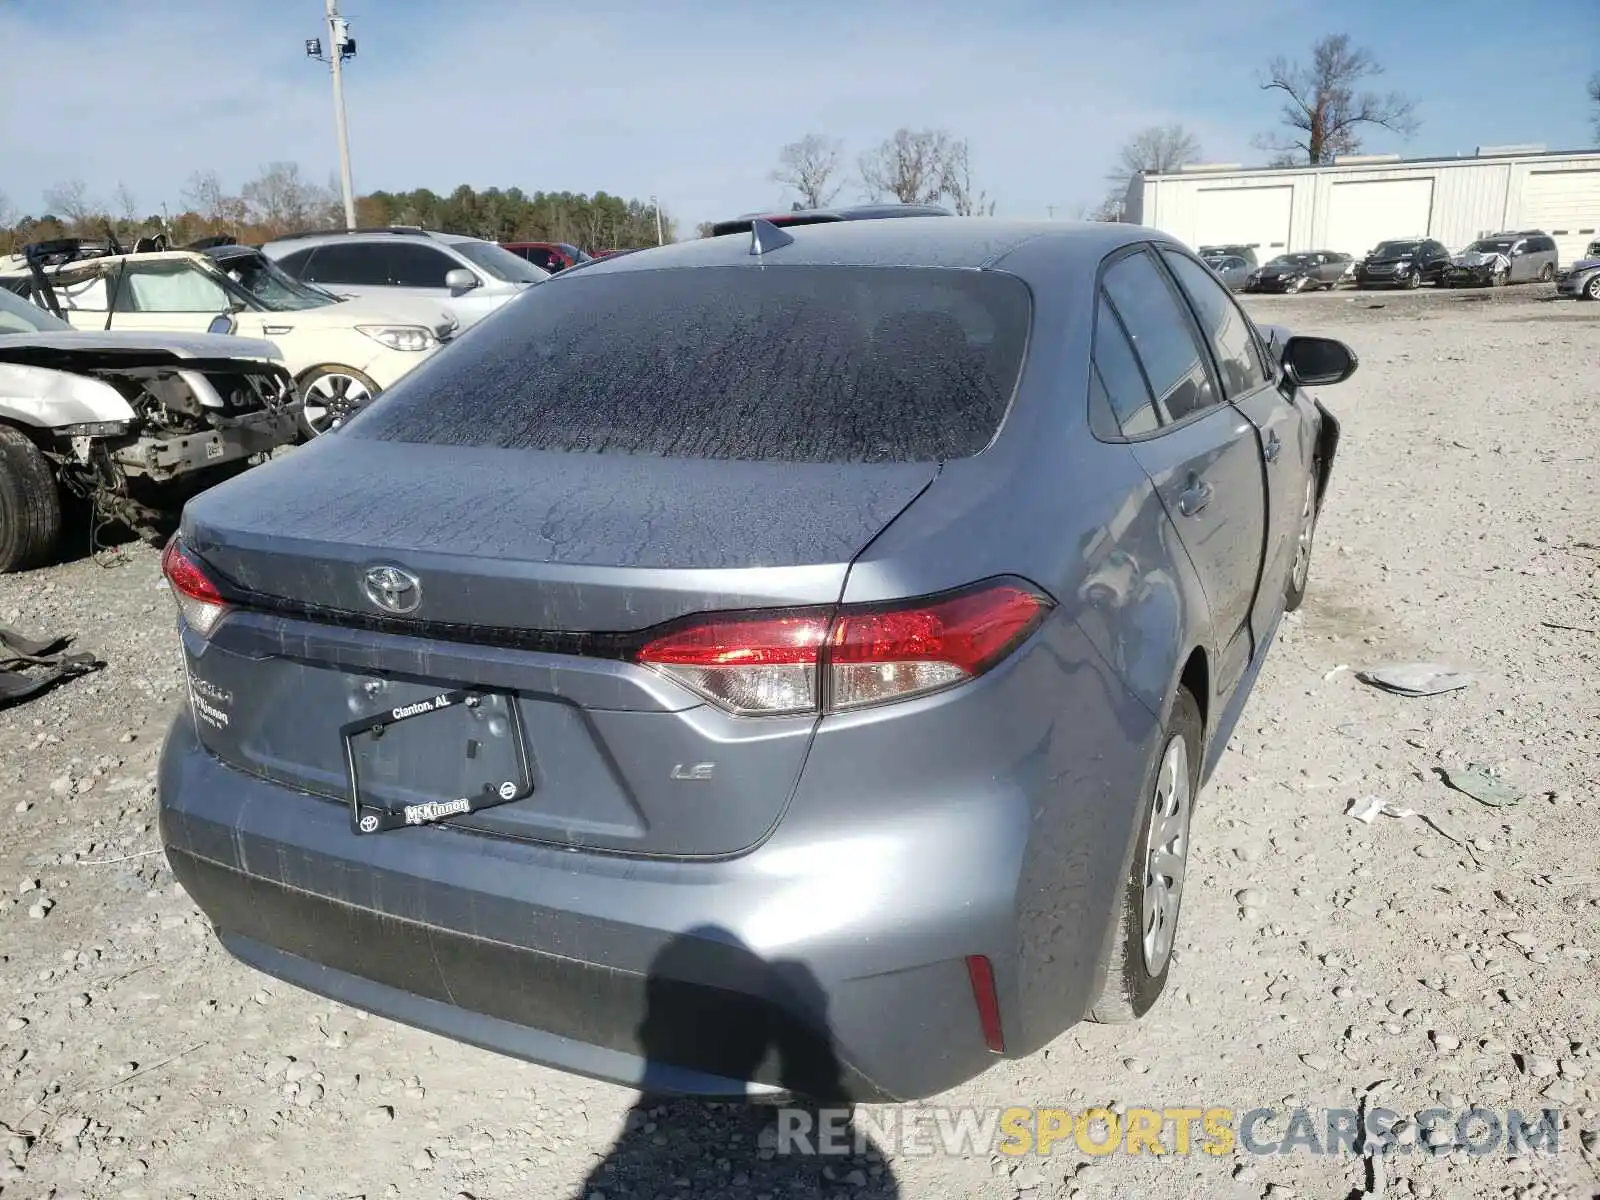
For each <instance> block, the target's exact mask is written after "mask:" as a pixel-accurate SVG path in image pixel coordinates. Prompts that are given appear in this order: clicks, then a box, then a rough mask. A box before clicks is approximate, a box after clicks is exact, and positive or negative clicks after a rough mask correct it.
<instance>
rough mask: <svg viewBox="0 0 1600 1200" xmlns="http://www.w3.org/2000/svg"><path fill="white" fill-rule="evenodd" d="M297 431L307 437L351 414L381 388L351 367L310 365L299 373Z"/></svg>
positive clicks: (320, 432)
mask: <svg viewBox="0 0 1600 1200" xmlns="http://www.w3.org/2000/svg"><path fill="white" fill-rule="evenodd" d="M299 383H300V399H301V401H302V402H303V407H302V408H301V410H300V432H301V433H302V434H303V435H304V436H305V437H306V438H307V439H308V440H309V439H311V438H314V437H317V436H319V435H321V434H324V433H327V432H328V430H329V429H332V428H333V426H334V424H335V423H336V422H338V421H342V420H344V419H345V418H347V417H350V416H352V415H354V413H355V411H356V410H357V409H358V408H359V407H361V405H363V404H365V403H366V402H367V401H368V400H374V399H376V398H377V397H378V395H379V393H380V392H381V391H382V390H383V389H382V388H380V387H379V386H378V385H377V384H375V383H373V382H372V380H371V379H369V378H368V377H367V376H365V375H363V374H362V373H361V372H360V371H358V370H356V369H355V368H354V367H341V366H335V365H325V366H321V367H312V368H311V370H309V371H307V372H306V373H305V374H304V375H302V376H300V380H299Z"/></svg>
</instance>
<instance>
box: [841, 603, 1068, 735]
mask: <svg viewBox="0 0 1600 1200" xmlns="http://www.w3.org/2000/svg"><path fill="white" fill-rule="evenodd" d="M1047 603H1048V602H1047V601H1046V600H1045V599H1044V597H1042V596H1040V595H1039V593H1037V592H1035V591H1033V590H1032V589H1025V588H1022V587H1018V586H1015V585H1011V584H1002V585H998V586H991V587H985V588H983V589H981V590H977V591H970V592H964V593H958V594H956V595H954V596H950V597H948V598H946V599H943V600H939V601H935V602H933V603H924V604H921V605H917V606H915V607H909V608H906V607H901V608H880V609H877V610H876V611H852V610H850V609H845V610H842V611H841V612H840V614H839V617H838V619H837V620H836V621H835V622H834V626H833V634H832V636H831V637H830V638H829V639H828V662H829V666H830V679H829V696H830V702H829V707H830V708H833V709H839V710H842V709H851V708H862V707H865V706H866V705H869V704H879V703H881V702H883V701H885V700H900V699H904V698H906V697H908V696H920V695H922V694H924V693H926V692H934V691H938V690H939V689H940V688H945V687H949V686H951V685H952V684H956V683H961V682H963V681H965V680H968V679H973V678H976V677H977V676H979V675H982V674H983V673H984V672H985V671H987V670H988V669H989V668H990V667H992V666H994V664H995V663H997V662H999V661H1000V660H1001V659H1002V658H1004V657H1005V656H1006V655H1007V654H1009V653H1010V652H1011V651H1012V650H1013V649H1014V648H1015V647H1016V646H1017V644H1018V643H1019V642H1021V641H1022V639H1023V638H1025V637H1026V636H1027V635H1028V634H1030V633H1032V632H1033V630H1034V629H1035V628H1036V627H1037V625H1038V622H1039V620H1040V618H1042V617H1043V616H1044V613H1045V611H1046V605H1047Z"/></svg>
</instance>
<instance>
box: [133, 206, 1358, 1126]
mask: <svg viewBox="0 0 1600 1200" xmlns="http://www.w3.org/2000/svg"><path fill="white" fill-rule="evenodd" d="M1269 333H1270V334H1271V338H1270V340H1269V337H1268V336H1267V334H1269ZM1355 365H1356V364H1355V359H1354V358H1353V356H1352V355H1351V354H1350V352H1349V350H1348V349H1346V348H1345V347H1344V346H1343V345H1342V344H1340V343H1338V342H1334V341H1328V340H1325V339H1318V338H1294V337H1286V336H1284V334H1283V331H1278V330H1268V331H1265V332H1264V331H1262V330H1258V329H1257V328H1256V327H1255V326H1254V325H1252V323H1251V322H1250V320H1249V319H1248V318H1247V317H1246V316H1245V315H1244V313H1243V312H1242V311H1241V310H1240V309H1239V307H1238V306H1237V305H1236V304H1235V302H1234V300H1233V298H1232V297H1231V296H1230V295H1229V294H1228V292H1227V290H1226V288H1225V287H1224V286H1223V285H1222V284H1221V283H1220V282H1219V281H1218V280H1217V278H1216V276H1215V275H1214V274H1213V273H1212V272H1211V271H1210V270H1209V269H1208V268H1207V267H1206V266H1205V265H1204V264H1203V263H1202V262H1201V261H1200V260H1199V259H1198V258H1196V257H1195V256H1194V255H1193V254H1192V253H1191V252H1190V251H1189V250H1187V249H1186V248H1185V247H1183V246H1182V245H1180V244H1179V243H1177V242H1175V241H1173V240H1171V239H1169V238H1167V237H1166V236H1165V235H1163V234H1160V233H1157V232H1155V231H1153V230H1149V229H1142V228H1138V227H1133V226H1127V225H1116V224H1106V225H1085V226H1072V225H1063V224H1060V223H1049V224H1044V223H1039V224H1028V223H1015V222H1007V221H995V220H984V219H961V218H945V219H937V218H936V219H930V220H922V221H881V222H878V221H856V222H841V223H836V224H832V225H818V226H807V227H800V228H795V229H792V230H779V229H777V228H775V227H773V226H771V225H769V224H766V223H764V222H757V223H756V224H755V226H754V228H753V229H752V230H751V231H748V232H746V233H743V234H739V235H730V236H727V237H720V238H706V239H700V240H697V241H693V242H688V243H685V244H680V245H675V246H670V247H666V248H663V249H653V250H648V251H644V252H642V253H639V254H633V255H628V256H627V257H622V258H617V259H615V260H610V261H605V262H597V263H594V264H592V265H589V266H586V267H585V268H584V269H583V270H581V271H573V272H571V273H570V274H563V275H558V276H556V277H554V278H552V279H551V280H550V281H549V282H547V283H545V284H543V285H541V286H540V287H537V288H532V289H530V290H529V291H528V293H527V294H526V295H524V296H522V297H521V298H520V299H518V300H517V301H515V302H514V303H512V304H511V305H508V306H506V307H505V308H504V309H502V310H501V312H500V313H499V314H497V315H496V316H495V317H494V318H493V319H491V320H488V321H485V322H483V323H482V324H481V325H480V326H478V327H477V328H475V329H474V330H472V331H471V332H470V333H468V334H467V335H466V336H464V337H462V338H461V339H459V340H458V341H457V342H456V343H454V344H453V345H451V346H450V347H447V348H446V349H445V350H444V351H443V352H442V353H441V354H439V355H438V356H437V357H436V358H435V359H433V360H432V361H430V362H429V363H428V364H426V365H425V366H423V367H422V368H421V369H419V370H418V371H416V372H414V373H413V374H412V375H410V376H408V377H407V378H406V380H405V381H403V382H402V383H401V384H400V385H399V386H398V387H395V388H393V389H391V390H390V391H389V392H388V393H386V394H385V396H384V397H383V398H382V399H380V400H378V401H377V402H375V403H374V404H373V405H372V406H370V407H369V408H367V409H366V410H365V411H363V412H361V413H359V414H358V415H357V416H356V417H355V418H354V419H353V420H351V421H350V422H349V423H348V424H347V425H346V426H345V427H344V428H342V429H340V430H338V431H337V432H336V433H335V434H334V435H333V436H331V437H324V438H319V439H317V441H315V442H313V443H311V444H310V445H308V446H306V447H304V448H302V449H300V450H298V451H296V452H295V453H294V454H293V455H290V456H287V457H285V458H281V459H279V460H277V461H274V462H272V463H269V464H267V465H266V466H263V467H259V468H257V469H255V470H252V471H251V472H249V473H248V474H246V475H244V476H242V477H240V478H239V479H237V480H234V481H232V482H230V483H228V484H225V485H223V486H221V487H219V488H216V489H214V490H212V491H210V492H208V493H206V494H205V495H203V496H201V497H200V498H198V499H197V500H195V501H193V502H191V503H190V504H189V506H188V509H187V511H186V512H185V515H184V519H183V524H182V528H181V530H180V532H179V534H178V536H177V538H176V539H175V540H174V541H173V542H172V543H171V544H170V546H169V547H168V549H167V552H166V555H165V559H164V568H165V572H166V576H167V579H168V580H169V581H170V584H171V587H172V589H173V592H174V593H175V595H176V597H177V599H178V603H179V608H180V610H181V619H180V629H181V636H182V642H183V651H184V659H185V662H186V664H187V670H188V680H189V689H190V705H189V709H188V711H187V712H185V713H184V714H183V715H182V716H181V717H180V718H179V719H178V720H177V721H176V722H175V723H174V725H173V727H172V730H171V733H170V736H169V737H168V739H167V743H166V748H165V751H164V753H163V757H162V762H161V773H160V825H161V832H162V837H163V840H164V842H165V845H166V849H167V854H168V857H169V859H170V861H171V864H172V869H173V871H174V873H175V874H176V876H177V878H178V879H179V880H180V881H181V882H182V883H183V884H184V886H185V887H186V888H187V889H188V891H189V893H190V894H191V895H192V897H193V898H194V900H195V902H196V903H197V904H198V905H199V906H200V907H201V908H202V909H203V910H204V912H205V913H206V914H207V916H208V917H209V918H210V920H211V921H212V923H213V924H214V925H215V927H216V930H217V932H218V934H219V936H220V938H221V939H222V941H223V943H224V944H225V945H226V946H227V948H228V949H229V950H230V951H231V952H232V953H233V954H235V955H236V956H237V957H239V958H240V959H242V960H244V961H245V962H246V963H249V964H251V965H253V966H255V967H258V968H260V969H261V970H263V971H265V972H267V973H269V974H272V975H275V976H278V977H280V978H283V979H286V980H289V981H291V982H293V983H295V984H298V985H300V986H302V987H304V988H307V989H309V990H311V991H313V992H316V993H320V994H323V995H326V996H331V997H334V998H336V999H338V1000H340V1001H343V1002H344V1003H347V1004H350V1005H354V1006H357V1007H359V1008H362V1009H366V1010H370V1011H372V1012H376V1013H381V1014H384V1015H387V1016H389V1017H392V1018H395V1019H397V1020H399V1021H403V1022H407V1023H410V1024H413V1025H417V1026H420V1027H422V1028H425V1029H430V1030H434V1031H436V1032H439V1033H442V1034H446V1035H448V1036H451V1037H454V1038H459V1039H461V1040H464V1041H467V1042H472V1043H475V1044H478V1045H481V1046H487V1047H491V1048H494V1049H496V1050H499V1051H503V1052H505V1053H507V1054H511V1055H515V1056H518V1057H521V1058H525V1059H529V1060H533V1061H536V1062H540V1063H545V1064H549V1065H552V1066H556V1067H560V1068H564V1069H567V1070H570V1071H575V1072H580V1073H583V1074H588V1075H592V1076H597V1077H600V1078H604V1079H608V1080H613V1081H617V1082H619V1083H627V1084H636V1085H641V1086H646V1087H648V1088H650V1089H651V1090H654V1091H661V1092H673V1091H676V1092H684V1093H693V1094H703V1095H724V1096H729V1095H749V1096H756V1097H762V1096H766V1097H770V1096H774V1095H782V1094H785V1093H786V1092H791V1091H798V1092H802V1093H806V1094H812V1095H815V1094H816V1093H817V1092H818V1091H823V1090H828V1088H829V1087H831V1086H832V1085H833V1084H837V1086H838V1089H839V1091H840V1092H841V1093H842V1094H844V1095H846V1096H851V1097H856V1098H870V1099H885V1098H918V1097H924V1096H927V1095H930V1094H932V1093H935V1092H938V1091H940V1090H942V1089H945V1088H948V1087H950V1086H952V1085H954V1084H956V1083H959V1082H961V1081H962V1080H965V1079H968V1078H970V1077H972V1076H974V1075H976V1074H977V1073H979V1072H981V1071H983V1070H984V1069H985V1068H986V1067H988V1066H989V1065H990V1064H992V1063H994V1062H995V1061H996V1060H997V1058H999V1057H1002V1056H1004V1057H1018V1056H1022V1055H1027V1054H1030V1053H1032V1052H1034V1051H1036V1050H1038V1049H1039V1048H1040V1047H1041V1046H1043V1045H1044V1044H1045V1043H1046V1042H1048V1041H1050V1040H1051V1039H1052V1038H1054V1037H1055V1036H1056V1035H1058V1034H1059V1033H1061V1032H1062V1030H1064V1029H1065V1028H1066V1027H1067V1026H1069V1025H1071V1024H1072V1023H1073V1022H1075V1021H1078V1020H1080V1019H1083V1018H1085V1017H1088V1016H1092V1017H1094V1018H1096V1019H1099V1020H1117V1019H1128V1018H1131V1017H1135V1016H1138V1015H1139V1014H1141V1013H1143V1012H1144V1011H1145V1010H1146V1009H1147V1008H1149V1006H1150V1005H1151V1004H1152V1003H1153V1002H1154V1001H1155V999H1156V998H1157V996H1158V995H1159V994H1160V992H1161V990H1162V987H1163V986H1164V984H1165V982H1166V979H1167V976H1168V971H1169V964H1170V962H1171V954H1172V947H1173V940H1174V933H1175V929H1176V925H1177V920H1178V911H1179V905H1180V902H1181V899H1182V896H1183V889H1184V883H1185V875H1186V870H1187V865H1188V862H1189V820H1190V815H1191V813H1192V812H1193V808H1194V804H1195V801H1196V797H1197V794H1198V792H1199V789H1200V787H1201V785H1202V784H1203V782H1204V781H1205V779H1206V778H1207V776H1208V774H1209V773H1210V771H1211V769H1212V767H1213V765H1214V764H1215V763H1216V761H1217V759H1218V757H1219V755H1220V754H1221V753H1222V750H1223V747H1224V745H1225V744H1226V741H1227V738H1228V735H1229V732H1230V730H1231V729H1232V727H1233V725H1234V722H1235V720H1236V718H1237V716H1238V714H1239V711H1240V709H1241V708H1242V707H1243V705H1244V703H1245V699H1246V696H1247V695H1248V693H1249V691H1250V688H1251V685H1252V684H1253V682H1254V680H1255V678H1256V675H1257V672H1258V670H1259V668H1260V666H1261V663H1262V660H1263V658H1264V656H1265V655H1266V653H1267V650H1268V647H1269V646H1270V645H1271V642H1272V639H1273V634H1274V631H1275V630H1276V628H1277V625H1278V622H1279V619H1280V618H1281V616H1282V614H1283V613H1284V611H1285V610H1286V609H1287V608H1293V607H1294V606H1295V605H1297V604H1298V603H1299V602H1300V599H1301V597H1302V595H1303V594H1304V590H1305V587H1306V578H1307V569H1308V566H1309V561H1310V552H1311V546H1312V535H1313V531H1314V528H1315V523H1316V518H1317V514H1318V510H1319V506H1320V504H1321V502H1322V499H1323V494H1324V491H1325V489H1326V487H1327V481H1328V477H1329V470H1330V468H1331V466H1332V463H1333V457H1334V450H1335V447H1336V444H1337V441H1338V436H1339V435H1338V424H1337V422H1336V421H1335V420H1334V418H1333V417H1332V416H1330V415H1329V413H1328V412H1327V411H1326V410H1325V409H1324V408H1323V407H1322V406H1321V405H1320V404H1319V403H1317V402H1316V401H1315V400H1314V399H1313V398H1312V397H1311V396H1310V395H1309V394H1308V393H1307V392H1306V390H1305V388H1306V386H1308V385H1312V386H1314V385H1320V384H1330V383H1337V382H1339V381H1340V380H1342V379H1344V378H1346V377H1348V376H1349V374H1350V373H1351V372H1352V371H1353V370H1354V369H1355ZM751 1031H754V1032H753V1033H752V1032H751ZM763 1039H766V1042H767V1043H768V1044H772V1045H774V1046H777V1047H778V1049H777V1050H775V1051H773V1052H772V1053H767V1054H762V1053H760V1047H761V1045H762V1044H763ZM751 1047H755V1048H756V1049H755V1052H751V1050H750V1048H751ZM796 1047H810V1050H809V1051H801V1050H797V1049H796ZM785 1048H787V1049H785ZM804 1053H812V1054H815V1055H817V1056H821V1057H825V1058H827V1059H829V1065H828V1066H827V1068H826V1069H821V1068H819V1067H818V1065H817V1064H815V1063H812V1064H807V1063H805V1062H800V1063H796V1062H795V1061H794V1060H795V1058H796V1057H797V1056H798V1057H803V1056H804ZM782 1060H787V1062H785V1061H782ZM819 1080H821V1081H824V1082H822V1083H818V1082H817V1081H819ZM829 1081H831V1082H829Z"/></svg>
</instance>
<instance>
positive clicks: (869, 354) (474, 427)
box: [346, 266, 1031, 463]
mask: <svg viewBox="0 0 1600 1200" xmlns="http://www.w3.org/2000/svg"><path fill="white" fill-rule="evenodd" d="M1030 316H1031V298H1030V296H1029V293H1028V289H1027V287H1026V286H1025V285H1024V284H1023V283H1022V282H1021V281H1020V280H1018V279H1016V278H1015V277H1013V276H1010V275H1004V274H1000V273H997V272H988V271H983V272H980V271H956V270H936V269H896V268H876V267H810V266H807V267H765V268H762V267H742V266H741V267H703V268H691V269H676V270H654V271H627V272H618V273H616V274H603V275H598V276H597V275H593V274H591V273H589V272H577V273H574V274H573V275H572V276H570V277H569V276H559V275H558V276H556V277H555V280H554V281H553V282H552V283H550V284H548V285H545V286H542V287H536V288H530V289H529V290H528V292H527V293H526V294H525V295H523V296H522V297H521V298H519V299H518V300H516V301H514V302H513V303H512V305H511V306H510V307H508V308H506V309H503V310H502V311H501V312H500V314H498V315H497V316H496V318H495V320H493V321H490V322H484V323H483V324H482V325H480V326H479V327H477V328H476V329H474V330H473V331H472V332H471V333H470V334H468V335H467V336H466V337H464V338H461V339H459V340H458V341H457V342H456V344H455V345H453V346H450V347H448V348H447V349H446V350H444V351H443V352H442V353H440V354H439V355H438V356H436V357H435V358H434V359H432V360H431V361H430V362H428V363H427V364H425V365H424V366H423V367H421V368H420V369H418V370H417V371H415V372H413V373H412V374H410V375H408V376H407V377H406V378H405V379H404V380H403V381H401V383H400V384H399V385H398V386H396V387H395V388H393V389H391V390H390V391H389V392H387V393H386V394H385V395H384V397H383V399H382V400H381V401H379V402H378V403H376V404H375V405H373V407H372V408H370V409H368V410H367V411H366V412H365V413H363V414H362V415H361V416H360V417H359V418H357V419H356V420H354V421H353V422H351V424H350V425H349V426H348V427H347V429H346V434H347V435H348V436H352V437H366V438H375V439H380V440H385V441H399V442H429V443H435V444H441V445H458V446H461V445H464V446H494V447H502V448H514V449H528V450H562V451H583V452H589V453H603V454H648V455H659V456H669V457H678V458H710V459H744V460H758V461H774V462H814V463H823V462H928V461H938V460H944V459H952V458H964V457H967V456H970V455H973V454H976V453H978V452H979V451H980V450H982V449H983V448H984V447H985V446H987V445H988V444H989V442H990V441H992V440H993V438H994V436H995V434H996V433H997V432H998V431H999V428H1000V424H1001V421H1002V420H1003V419H1004V417H1005V412H1006V408H1007V405H1008V404H1009V402H1010V399H1011V394H1012V392H1013V391H1014V390H1015V388H1016V383H1017V377H1018V376H1019V375H1020V373H1021V370H1022V361H1023V355H1024V352H1025V348H1026V344H1027V335H1028V325H1029V320H1030Z"/></svg>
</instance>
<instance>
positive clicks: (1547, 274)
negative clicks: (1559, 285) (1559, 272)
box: [1539, 263, 1556, 283]
mask: <svg viewBox="0 0 1600 1200" xmlns="http://www.w3.org/2000/svg"><path fill="white" fill-rule="evenodd" d="M1555 277H1556V269H1555V267H1554V266H1552V265H1551V264H1550V263H1545V265H1544V266H1542V267H1540V268H1539V282H1540V283H1550V282H1551V281H1553V280H1554V279H1555Z"/></svg>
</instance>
